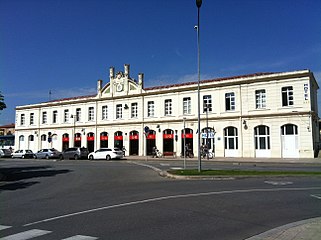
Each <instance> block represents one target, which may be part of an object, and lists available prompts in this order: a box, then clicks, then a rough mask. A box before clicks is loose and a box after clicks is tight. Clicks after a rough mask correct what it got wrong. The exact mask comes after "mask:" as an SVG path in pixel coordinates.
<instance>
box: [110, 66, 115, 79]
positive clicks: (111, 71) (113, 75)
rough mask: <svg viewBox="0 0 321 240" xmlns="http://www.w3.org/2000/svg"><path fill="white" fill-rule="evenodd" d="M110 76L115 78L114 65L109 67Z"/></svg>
mask: <svg viewBox="0 0 321 240" xmlns="http://www.w3.org/2000/svg"><path fill="white" fill-rule="evenodd" d="M109 78H110V79H113V78H115V68H114V67H110V68H109Z"/></svg>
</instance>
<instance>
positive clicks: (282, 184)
mask: <svg viewBox="0 0 321 240" xmlns="http://www.w3.org/2000/svg"><path fill="white" fill-rule="evenodd" d="M264 183H267V184H271V185H281V186H284V185H291V184H293V182H277V181H264Z"/></svg>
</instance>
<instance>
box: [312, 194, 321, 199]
mask: <svg viewBox="0 0 321 240" xmlns="http://www.w3.org/2000/svg"><path fill="white" fill-rule="evenodd" d="M310 196H311V197H314V198H317V199H320V200H321V196H318V195H313V194H311V195H310Z"/></svg>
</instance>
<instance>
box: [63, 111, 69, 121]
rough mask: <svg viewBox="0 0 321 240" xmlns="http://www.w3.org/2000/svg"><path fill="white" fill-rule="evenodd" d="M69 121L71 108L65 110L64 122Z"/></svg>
mask: <svg viewBox="0 0 321 240" xmlns="http://www.w3.org/2000/svg"><path fill="white" fill-rule="evenodd" d="M68 121H69V110H68V109H65V110H64V122H65V123H67V122H68Z"/></svg>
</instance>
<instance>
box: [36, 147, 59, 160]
mask: <svg viewBox="0 0 321 240" xmlns="http://www.w3.org/2000/svg"><path fill="white" fill-rule="evenodd" d="M60 155H61V152H59V151H58V150H57V149H54V148H50V149H48V148H44V149H40V150H39V151H38V152H36V153H35V158H45V159H50V158H59V157H60Z"/></svg>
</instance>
